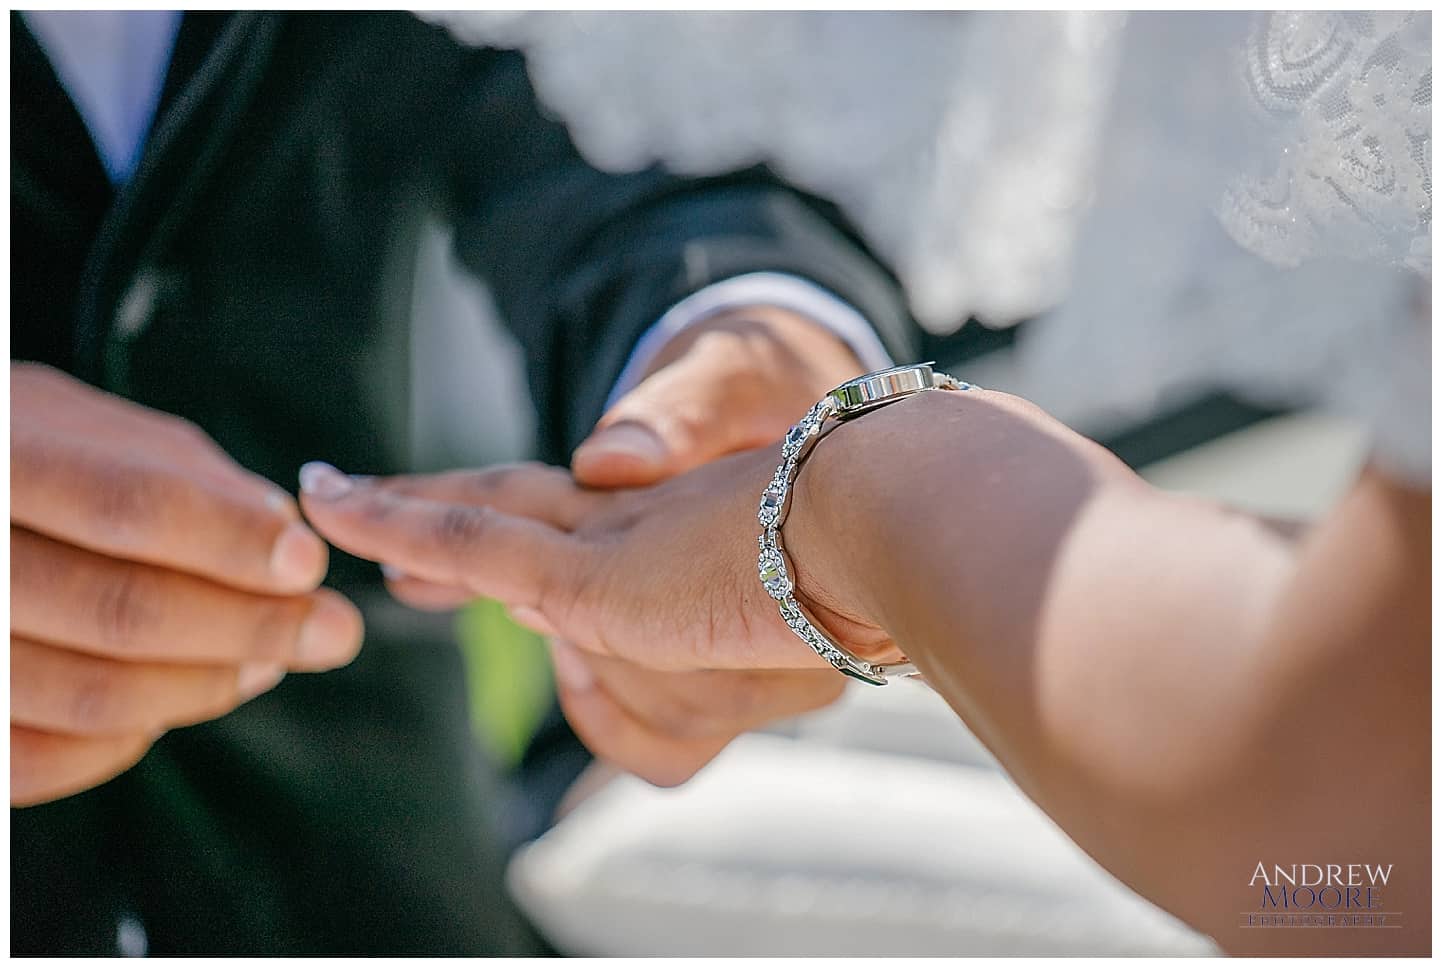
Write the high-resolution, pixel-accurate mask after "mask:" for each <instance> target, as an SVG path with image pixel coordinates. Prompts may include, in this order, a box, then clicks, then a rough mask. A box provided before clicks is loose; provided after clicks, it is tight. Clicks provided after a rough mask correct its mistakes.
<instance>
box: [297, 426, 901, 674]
mask: <svg viewBox="0 0 1442 968" xmlns="http://www.w3.org/2000/svg"><path fill="white" fill-rule="evenodd" d="M777 462H778V448H766V449H764V450H759V451H750V452H746V453H743V454H738V455H735V456H732V457H728V458H724V459H722V460H719V461H715V462H713V463H712V464H709V465H707V466H705V467H702V468H700V469H698V470H696V471H692V472H690V473H688V474H685V475H682V476H680V477H677V478H674V479H672V480H669V481H666V482H664V483H662V484H659V485H657V486H655V487H652V488H646V489H636V490H626V491H593V490H587V489H584V488H581V487H579V486H578V485H576V484H575V482H574V481H573V480H572V478H571V476H570V475H569V474H567V473H566V472H564V471H561V470H559V469H556V468H551V467H545V466H542V465H537V464H522V465H516V466H511V467H504V468H494V469H489V470H484V471H458V472H451V473H445V474H436V475H429V476H415V477H396V478H389V479H370V480H356V479H354V478H350V477H347V476H345V475H343V474H341V473H340V472H338V471H336V470H335V469H334V468H331V467H328V466H326V465H317V464H311V465H307V467H306V468H305V469H304V470H303V473H302V507H303V508H304V510H305V513H306V515H307V517H308V518H309V519H310V521H311V523H312V524H313V525H314V526H315V527H316V528H317V530H319V532H320V533H321V534H323V535H324V536H325V537H326V538H328V539H329V540H330V541H332V542H334V543H335V545H336V546H337V547H340V548H343V549H344V550H346V551H349V552H351V553H352V554H355V555H359V556H361V557H364V558H370V559H372V560H375V561H379V562H382V563H383V564H385V565H386V566H388V567H387V572H388V574H389V575H390V576H391V578H390V581H391V587H392V590H393V591H394V592H395V593H396V594H397V596H398V597H400V598H402V599H403V600H408V601H411V602H414V603H417V604H432V605H454V604H456V602H455V601H454V599H455V597H456V596H457V592H459V594H461V595H465V596H469V597H479V596H486V597H490V598H495V599H499V600H500V601H502V602H504V603H506V604H507V605H508V606H509V607H510V608H511V609H512V611H513V614H515V615H516V616H517V618H518V619H519V620H520V621H522V622H523V623H525V624H528V625H530V626H532V627H538V628H543V629H545V630H547V631H550V632H552V633H553V634H555V635H556V636H557V637H559V638H562V639H565V640H566V641H568V642H571V643H573V644H574V645H575V646H576V647H577V648H579V649H580V650H582V651H584V652H586V653H589V654H590V655H593V656H599V657H606V658H609V659H619V660H624V661H626V662H629V663H633V664H635V665H637V666H642V667H646V668H650V669H657V670H669V671H683V670H700V669H713V670H714V669H820V668H824V667H825V663H824V662H822V660H821V659H819V658H818V657H817V656H816V655H815V654H813V653H812V652H811V651H810V649H808V648H807V647H806V645H805V644H803V643H802V642H801V641H800V640H799V639H797V638H796V637H795V635H793V634H792V632H791V630H790V629H788V628H787V627H786V625H785V623H783V622H782V621H781V618H780V615H779V614H778V611H777V608H776V605H775V603H774V602H773V601H772V600H771V599H770V598H769V597H768V596H767V595H766V593H765V591H764V590H763V589H762V588H761V585H760V582H759V581H758V579H757V576H756V555H757V545H756V535H757V534H758V533H759V530H760V529H759V525H758V524H757V522H756V502H757V498H758V496H759V495H760V493H761V490H762V488H763V487H764V486H765V484H766V481H767V480H768V479H769V478H770V476H771V473H772V471H773V470H774V469H775V467H776V464H777ZM825 557H826V556H825V555H823V554H820V553H818V554H817V561H818V564H820V563H822V562H823V561H824V559H825ZM807 564H809V562H801V563H800V565H801V567H802V569H803V570H802V571H801V572H800V574H799V575H798V580H799V584H800V585H801V588H802V589H803V590H804V589H805V588H806V587H807V585H808V579H809V577H810V575H811V574H812V572H809V571H807V570H805V566H806V565H807ZM822 611H823V614H822V615H820V616H818V617H820V618H822V620H823V622H825V623H826V624H827V626H828V630H829V631H831V632H832V633H833V634H836V635H838V636H839V637H840V639H841V640H842V641H843V643H845V644H847V645H848V646H851V647H853V648H854V649H855V650H856V651H857V652H858V653H859V654H862V655H864V656H866V657H867V658H872V657H875V658H876V659H877V660H878V661H880V660H882V659H889V658H894V650H893V649H892V648H891V647H890V641H889V639H887V637H886V636H885V635H884V633H882V632H881V631H880V630H879V629H877V628H876V627H875V626H873V625H868V624H867V623H866V621H865V620H864V619H860V618H857V617H854V616H853V617H843V616H841V615H839V614H833V613H830V612H827V611H826V610H824V609H823V610H822ZM832 674H833V675H834V673H832Z"/></svg>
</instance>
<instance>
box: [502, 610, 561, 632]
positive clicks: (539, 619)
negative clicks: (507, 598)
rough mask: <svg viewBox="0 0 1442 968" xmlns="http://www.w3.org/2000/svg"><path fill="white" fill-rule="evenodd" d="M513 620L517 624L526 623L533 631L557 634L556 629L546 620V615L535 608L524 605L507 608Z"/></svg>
mask: <svg viewBox="0 0 1442 968" xmlns="http://www.w3.org/2000/svg"><path fill="white" fill-rule="evenodd" d="M507 611H508V612H509V614H510V616H511V619H512V621H514V622H515V623H516V624H517V625H524V626H525V627H526V628H528V629H530V630H531V631H532V632H539V633H541V634H542V635H555V634H556V630H555V629H554V628H553V627H552V626H551V623H550V622H547V621H546V616H544V615H542V614H541V613H540V612H538V611H536V610H535V609H534V608H527V607H526V606H524V605H514V606H512V607H511V608H509V609H507Z"/></svg>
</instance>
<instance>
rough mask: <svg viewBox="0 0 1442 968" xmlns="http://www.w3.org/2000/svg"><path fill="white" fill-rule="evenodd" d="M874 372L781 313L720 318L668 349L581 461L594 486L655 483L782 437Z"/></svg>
mask: <svg viewBox="0 0 1442 968" xmlns="http://www.w3.org/2000/svg"><path fill="white" fill-rule="evenodd" d="M863 370H864V367H863V366H862V365H861V363H860V362H859V361H858V360H857V358H856V356H855V354H854V353H852V351H851V350H850V349H849V348H848V347H847V345H846V344H845V343H844V342H842V341H841V340H840V339H838V338H837V337H836V336H835V335H834V334H832V332H831V331H830V330H828V329H826V328H824V327H822V326H820V325H818V324H817V323H815V322H813V321H811V320H810V319H808V318H806V317H805V316H801V315H799V314H797V313H793V312H791V311H789V310H785V309H777V308H775V307H771V306H752V307H747V308H744V309H736V310H730V311H728V312H724V313H718V314H717V315H715V316H712V317H709V318H707V319H705V320H703V321H701V322H698V323H695V324H693V325H692V326H690V327H688V328H687V329H686V330H684V331H683V332H681V333H680V334H679V335H678V336H676V338H674V339H673V340H671V342H670V343H668V344H666V346H665V347H664V348H663V350H662V351H661V353H660V354H658V355H657V357H656V359H655V360H653V361H652V362H651V364H650V366H649V368H648V372H647V374H646V376H645V378H644V379H643V380H642V381H641V383H640V384H638V385H637V386H636V387H635V388H634V389H633V390H631V391H630V392H629V393H627V394H626V395H625V396H624V397H622V398H621V399H620V400H619V401H617V402H616V404H615V405H614V406H612V408H611V409H610V410H609V411H608V412H607V413H606V414H605V416H603V417H602V418H601V420H600V422H599V423H598V424H597V425H596V429H595V431H593V432H592V434H591V436H590V437H588V438H587V439H586V440H585V441H584V442H583V443H582V444H581V446H580V447H579V448H577V450H576V453H575V455H574V456H573V457H572V460H571V470H572V472H573V473H574V474H575V475H576V479H577V480H578V481H580V482H581V483H582V484H586V485H589V486H591V487H634V486H638V485H645V484H654V483H656V482H657V481H660V480H664V479H666V478H668V477H673V476H675V475H676V474H680V473H682V472H684V471H687V470H690V469H691V468H693V467H698V466H700V465H701V464H705V463H707V462H708V461H712V460H714V459H716V458H717V457H723V456H725V455H726V454H731V453H735V452H736V451H739V450H748V449H750V448H752V447H759V446H761V445H763V444H768V443H771V442H772V441H774V440H776V439H778V438H779V437H781V435H782V434H784V433H785V432H786V430H787V429H788V428H789V427H790V426H791V425H792V424H793V423H795V422H796V420H797V419H798V418H799V417H800V416H801V415H802V414H803V413H805V412H806V410H807V409H808V408H809V407H810V406H811V405H812V404H814V403H815V402H816V401H817V400H818V399H819V398H820V397H821V395H822V394H823V393H825V392H826V391H827V390H829V389H831V388H832V387H833V386H835V385H836V384H838V383H841V382H842V381H844V380H847V379H850V378H851V377H853V376H856V375H857V374H859V373H861V372H862V371H863Z"/></svg>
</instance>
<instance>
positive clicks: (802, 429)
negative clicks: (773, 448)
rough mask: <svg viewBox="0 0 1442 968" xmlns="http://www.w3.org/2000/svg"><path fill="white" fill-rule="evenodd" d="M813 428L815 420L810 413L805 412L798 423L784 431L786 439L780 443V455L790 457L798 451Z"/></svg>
mask: <svg viewBox="0 0 1442 968" xmlns="http://www.w3.org/2000/svg"><path fill="white" fill-rule="evenodd" d="M815 429H816V422H815V420H813V419H812V417H811V415H810V414H807V415H806V416H805V417H803V418H802V419H801V422H800V423H798V424H796V425H795V426H794V427H792V428H791V429H790V430H788V431H786V439H785V441H783V442H782V444H781V453H782V455H783V456H784V457H788V458H790V457H793V456H795V455H796V454H797V453H799V452H800V450H801V445H802V444H804V443H806V438H807V437H810V436H811V434H812V433H813V432H814V431H815Z"/></svg>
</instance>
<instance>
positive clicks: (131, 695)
mask: <svg viewBox="0 0 1442 968" xmlns="http://www.w3.org/2000/svg"><path fill="white" fill-rule="evenodd" d="M284 674H285V667H284V666H281V665H278V664H274V663H267V664H255V665H249V666H240V667H236V666H203V665H180V664H174V663H164V664H161V663H155V664H151V663H144V664H142V663H132V662H119V661H117V660H115V659H107V658H101V657H99V656H93V655H87V654H85V653H82V652H73V651H70V650H68V649H58V648H55V647H54V646H50V645H45V644H42V643H39V642H34V641H31V640H28V639H23V638H16V637H14V636H12V637H11V639H10V721H11V722H12V723H19V724H20V725H22V726H29V727H31V728H33V729H38V730H43V731H45V732H50V733H65V734H67V735H73V736H124V735H128V734H148V733H152V732H155V731H157V730H160V729H165V728H168V727H171V726H186V725H190V724H191V723H199V722H204V721H205V720H208V719H215V718H216V717H218V716H221V715H224V714H225V713H227V712H229V711H230V710H232V709H234V708H235V707H236V706H238V705H240V704H241V703H243V702H245V701H247V700H249V699H253V698H255V697H256V696H258V695H260V694H261V693H262V692H265V691H266V690H267V689H270V688H272V687H273V686H275V685H276V683H278V682H280V680H281V677H282V676H283V675H284Z"/></svg>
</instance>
